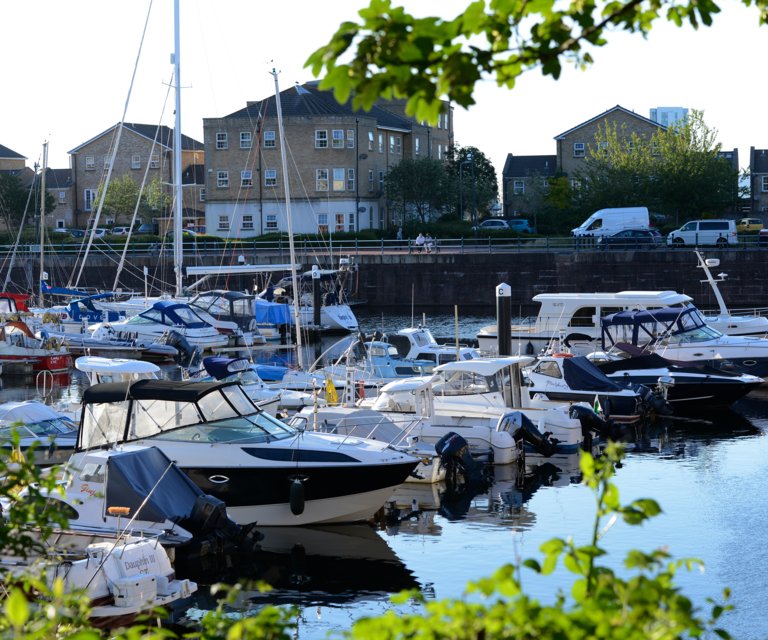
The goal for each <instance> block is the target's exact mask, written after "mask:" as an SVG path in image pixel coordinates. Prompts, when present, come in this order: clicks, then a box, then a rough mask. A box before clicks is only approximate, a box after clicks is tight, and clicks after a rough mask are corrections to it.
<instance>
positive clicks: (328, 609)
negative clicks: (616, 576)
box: [0, 311, 768, 639]
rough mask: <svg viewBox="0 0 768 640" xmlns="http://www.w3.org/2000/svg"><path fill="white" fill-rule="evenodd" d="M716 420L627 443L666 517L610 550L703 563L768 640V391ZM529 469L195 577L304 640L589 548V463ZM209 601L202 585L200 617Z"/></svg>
mask: <svg viewBox="0 0 768 640" xmlns="http://www.w3.org/2000/svg"><path fill="white" fill-rule="evenodd" d="M358 316H359V318H360V321H361V328H362V329H363V330H364V331H366V332H370V331H373V330H375V329H381V328H383V329H388V330H391V329H395V328H400V327H403V326H408V325H410V324H411V317H410V316H408V317H399V318H392V317H390V318H382V316H381V314H378V313H377V314H374V313H366V312H365V311H360V312H359V313H358ZM420 321H421V317H420V316H418V317H416V322H417V323H418V322H420ZM489 322H493V318H488V317H484V318H481V317H478V318H472V319H469V318H466V317H465V318H461V320H460V331H459V335H460V337H462V338H472V337H474V335H475V333H476V331H477V329H478V328H479V327H480V326H483V325H485V324H488V323H489ZM427 325H428V326H430V328H431V329H432V330H433V333H435V335H437V336H440V337H445V338H449V337H451V336H453V335H455V333H454V318H453V317H449V316H442V317H434V318H429V317H428V318H427ZM326 346H327V345H326V344H324V345H323V348H325V347H326ZM309 349H310V352H311V351H312V350H315V349H316V348H315V347H309ZM59 382H60V383H61V384H60V385H59V386H57V387H56V389H55V394H54V395H55V396H56V397H58V398H64V399H72V400H76V399H77V398H78V397H79V394H80V392H81V390H82V388H83V384H84V381H83V380H82V379H81V378H80V376H79V374H77V373H75V374H73V376H71V377H70V378H69V379H68V380H67V379H62V380H60V381H59ZM3 385H4V387H3V389H2V391H1V392H0V398H1V399H2V400H3V401H5V400H10V399H22V398H30V397H35V388H34V383H32V384H29V383H26V384H23V383H22V384H14V383H13V382H11V381H10V379H7V380H5V381H4V382H3ZM707 418H708V419H707V420H700V421H691V420H673V421H670V422H668V423H667V424H665V425H661V426H659V427H656V428H654V429H650V430H646V431H644V432H643V433H641V434H639V435H638V437H637V438H636V439H635V442H633V443H631V444H630V445H629V446H630V451H629V455H628V457H627V459H626V460H625V463H624V464H623V466H622V468H621V469H619V470H618V472H617V475H616V483H617V485H618V487H619V489H620V492H621V496H622V500H623V501H625V502H626V501H629V500H631V499H634V498H639V497H652V498H654V499H656V500H657V501H658V502H659V503H660V504H661V506H662V509H663V514H662V515H661V516H659V517H657V518H655V519H653V520H652V521H650V522H649V523H646V524H645V525H643V526H641V527H629V526H625V525H623V524H617V525H615V526H614V527H613V528H612V529H611V530H610V531H609V532H608V533H607V535H606V537H605V538H604V540H603V545H604V546H605V547H606V548H607V549H608V550H609V553H610V555H609V556H608V558H607V559H606V561H605V562H607V563H608V564H610V565H611V566H612V567H613V568H615V569H616V570H617V571H623V569H622V560H623V557H624V555H625V553H626V551H627V550H629V549H632V548H639V549H643V550H651V549H653V548H656V547H665V548H667V549H668V550H669V551H670V553H672V554H673V556H675V557H677V558H681V557H697V558H700V559H701V560H703V561H704V564H705V568H704V570H703V571H694V572H692V573H687V572H684V571H681V572H680V573H679V574H678V582H679V584H680V585H681V586H682V588H683V591H684V593H686V594H687V595H688V596H689V597H691V598H693V599H694V601H695V602H696V603H698V604H700V605H702V606H703V605H704V604H705V599H706V598H708V597H714V598H719V597H720V594H721V593H722V590H723V589H724V588H725V587H730V588H731V590H732V594H733V595H732V603H733V604H734V605H735V606H736V611H735V612H733V613H730V614H727V616H726V617H725V622H724V624H725V626H726V628H727V629H728V630H729V631H730V632H731V633H732V634H733V635H734V636H735V637H737V638H748V639H753V638H754V639H757V638H766V637H768V619H766V617H765V616H764V615H763V614H764V611H765V606H766V604H767V603H768V584H767V583H766V581H765V579H764V577H765V576H766V575H768V554H766V553H765V542H766V533H765V532H766V528H767V526H768V492H766V490H765V489H766V483H767V480H766V478H768V473H767V472H766V467H768V440H767V439H766V438H765V437H764V434H765V432H766V430H768V389H766V390H765V391H762V390H761V391H758V392H753V394H751V395H750V396H748V397H747V398H745V399H744V400H741V401H740V402H738V403H737V404H736V405H734V408H733V411H729V412H725V413H723V414H721V415H718V416H708V417H707ZM527 463H528V464H527V470H528V474H527V475H526V477H525V480H524V482H522V483H521V482H517V481H516V480H517V476H516V473H515V470H514V469H512V468H497V469H496V471H495V473H496V481H495V483H494V484H493V485H492V486H491V487H490V489H489V490H487V491H485V492H483V493H479V494H477V495H473V494H471V493H467V494H460V495H451V494H449V493H447V491H446V489H445V487H443V486H430V487H421V486H415V485H404V486H403V487H401V488H400V489H399V490H398V491H397V492H396V494H395V496H394V498H395V500H396V502H397V504H398V505H400V506H401V508H402V509H403V511H404V512H407V511H409V510H410V505H412V503H413V501H414V500H415V501H416V502H417V503H418V505H419V507H420V509H421V513H420V515H418V516H416V517H413V518H411V519H405V520H403V521H402V522H400V523H399V524H389V525H383V526H381V527H380V528H378V529H374V528H371V527H369V526H367V525H355V526H342V527H325V528H307V529H297V528H294V529H292V528H285V529H283V528H280V529H274V530H270V529H265V530H263V531H262V533H263V535H264V538H263V539H262V540H261V541H260V543H259V549H257V550H254V551H253V553H251V554H249V555H247V556H246V557H244V558H236V559H233V560H232V562H231V563H230V566H227V567H221V566H217V567H214V568H200V567H196V568H195V571H196V572H197V573H198V574H199V580H200V582H201V583H206V582H208V583H210V582H214V581H217V580H223V581H226V582H236V581H238V580H240V579H242V578H254V579H263V580H266V581H267V582H269V583H270V584H272V585H273V586H274V587H275V590H274V591H272V592H270V593H268V594H260V593H252V594H246V595H247V596H248V597H246V598H245V599H244V600H243V602H242V603H241V604H240V605H239V607H238V609H239V610H241V611H244V612H247V611H248V610H249V609H254V608H257V607H259V606H261V605H262V604H266V603H293V604H296V605H298V606H300V608H301V615H300V619H299V620H298V624H299V631H298V636H297V637H299V638H307V639H309V638H322V637H325V636H326V634H328V633H334V632H337V631H339V630H343V629H348V628H349V627H350V626H351V624H352V623H353V621H354V620H356V619H358V618H360V617H362V616H366V615H378V614H381V613H384V612H385V611H387V610H388V609H390V608H391V607H392V605H391V604H390V603H389V601H388V598H389V596H390V594H392V593H395V592H397V591H399V590H401V589H405V588H418V589H420V590H422V592H424V593H425V594H427V595H428V596H429V597H434V598H456V597H460V596H461V595H462V593H463V590H464V587H465V585H466V584H467V582H468V581H470V580H474V579H477V578H480V577H484V576H488V575H490V574H491V573H492V572H493V571H494V570H495V569H496V568H498V567H499V566H500V565H501V564H502V563H505V562H512V563H514V562H517V561H519V560H520V559H522V558H527V557H540V554H539V552H538V549H539V546H540V545H541V544H542V543H543V542H544V541H546V540H548V539H550V538H552V537H555V536H558V537H568V536H572V537H573V538H574V539H575V540H576V541H577V542H586V541H587V540H588V537H589V535H590V529H591V526H592V521H593V520H592V517H593V513H594V500H593V497H592V495H591V494H590V493H589V491H587V490H586V489H585V488H583V487H582V486H581V485H579V484H578V458H577V457H576V456H567V457H566V456H562V457H558V458H553V459H549V460H546V459H534V458H533V457H532V456H529V458H528V460H527ZM204 569H205V570H204ZM523 575H524V584H525V588H526V589H527V591H528V592H529V593H530V594H532V595H534V596H536V597H538V598H540V599H541V600H542V601H546V602H549V601H551V600H552V599H553V598H554V596H555V593H556V592H557V590H558V589H562V590H565V591H567V590H568V588H569V585H570V578H569V574H568V573H566V572H564V571H562V570H558V571H556V572H555V574H554V575H553V576H549V577H547V578H537V577H536V576H534V575H533V574H529V573H524V574H523ZM211 606H213V600H212V599H211V597H210V596H208V595H207V590H206V589H205V588H202V589H201V592H200V594H199V595H198V597H197V599H196V602H195V603H194V606H193V608H192V609H191V610H190V611H189V612H188V615H189V619H190V620H191V621H193V620H194V619H195V617H196V615H199V614H200V612H201V611H203V610H205V609H207V608H210V607H211ZM412 609H413V607H412V606H408V605H405V606H403V607H402V610H412Z"/></svg>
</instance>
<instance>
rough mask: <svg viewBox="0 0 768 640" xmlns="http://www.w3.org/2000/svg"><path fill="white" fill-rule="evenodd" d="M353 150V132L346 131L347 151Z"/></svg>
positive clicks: (351, 130) (350, 130)
mask: <svg viewBox="0 0 768 640" xmlns="http://www.w3.org/2000/svg"><path fill="white" fill-rule="evenodd" d="M354 148H355V130H354V129H347V149H354Z"/></svg>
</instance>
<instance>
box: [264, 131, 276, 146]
mask: <svg viewBox="0 0 768 640" xmlns="http://www.w3.org/2000/svg"><path fill="white" fill-rule="evenodd" d="M264 148H265V149H276V148H277V136H276V134H275V130H274V129H266V130H265V131H264Z"/></svg>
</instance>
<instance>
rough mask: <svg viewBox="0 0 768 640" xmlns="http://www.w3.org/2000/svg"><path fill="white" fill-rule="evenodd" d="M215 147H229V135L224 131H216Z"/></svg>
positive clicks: (220, 148) (221, 148)
mask: <svg viewBox="0 0 768 640" xmlns="http://www.w3.org/2000/svg"><path fill="white" fill-rule="evenodd" d="M216 149H218V150H224V149H229V135H228V134H227V132H226V131H217V132H216Z"/></svg>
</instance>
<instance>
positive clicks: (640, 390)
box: [631, 384, 673, 416]
mask: <svg viewBox="0 0 768 640" xmlns="http://www.w3.org/2000/svg"><path fill="white" fill-rule="evenodd" d="M631 388H632V389H633V390H634V391H635V392H636V393H637V394H638V395H639V396H640V397H641V398H642V400H643V403H644V406H645V413H646V415H647V414H652V415H653V414H655V415H657V416H671V415H672V413H673V411H672V407H671V405H670V404H669V402H668V401H667V399H666V398H665V397H664V393H663V391H662V390H661V389H659V388H657V389H651V388H649V387H646V386H645V385H644V384H634V385H632V387H631Z"/></svg>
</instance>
